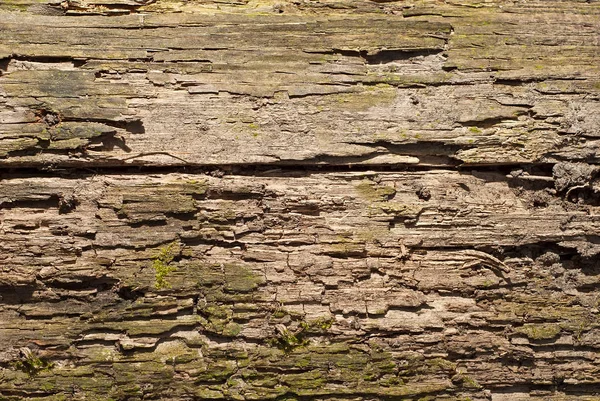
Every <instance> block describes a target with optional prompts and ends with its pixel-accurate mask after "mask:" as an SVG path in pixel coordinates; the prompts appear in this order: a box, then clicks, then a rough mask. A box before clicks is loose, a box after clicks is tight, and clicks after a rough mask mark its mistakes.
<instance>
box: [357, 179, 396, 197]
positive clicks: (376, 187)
mask: <svg viewBox="0 0 600 401" xmlns="http://www.w3.org/2000/svg"><path fill="white" fill-rule="evenodd" d="M354 188H355V189H356V191H357V192H358V194H359V195H360V196H361V197H363V198H365V199H367V200H369V201H372V202H378V201H379V202H381V201H386V200H388V199H390V198H392V197H393V196H394V195H396V190H395V189H394V188H393V187H390V186H387V185H380V184H376V183H374V182H372V181H369V180H363V181H361V182H360V183H358V184H356V185H355V186H354Z"/></svg>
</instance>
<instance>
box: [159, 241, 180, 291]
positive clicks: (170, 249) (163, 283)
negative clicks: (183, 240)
mask: <svg viewBox="0 0 600 401" xmlns="http://www.w3.org/2000/svg"><path fill="white" fill-rule="evenodd" d="M179 250H180V247H179V243H178V242H176V241H174V242H171V243H170V244H169V245H167V246H165V247H163V248H161V249H160V250H159V253H158V255H156V257H155V258H154V260H153V261H152V268H153V269H154V271H155V272H156V273H155V276H154V277H155V281H154V288H156V289H157V290H160V289H165V288H171V284H170V283H169V282H168V280H167V275H168V274H169V273H172V272H174V271H175V270H177V269H176V268H175V266H173V265H171V262H173V259H174V258H175V255H177V254H178V253H179Z"/></svg>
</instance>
